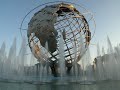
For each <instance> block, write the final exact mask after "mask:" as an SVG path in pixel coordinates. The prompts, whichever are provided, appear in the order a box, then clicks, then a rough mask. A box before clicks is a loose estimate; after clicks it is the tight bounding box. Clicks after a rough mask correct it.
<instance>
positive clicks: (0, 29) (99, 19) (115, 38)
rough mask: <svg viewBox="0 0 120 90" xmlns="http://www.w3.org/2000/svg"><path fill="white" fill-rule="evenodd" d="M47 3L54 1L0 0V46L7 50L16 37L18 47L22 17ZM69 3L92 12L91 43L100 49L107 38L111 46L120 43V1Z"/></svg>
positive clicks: (93, 46)
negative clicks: (92, 31) (93, 24)
mask: <svg viewBox="0 0 120 90" xmlns="http://www.w3.org/2000/svg"><path fill="white" fill-rule="evenodd" d="M48 1H56V0H0V46H1V44H2V42H3V41H5V42H6V46H7V48H10V47H9V46H10V45H11V44H12V42H13V39H14V37H17V43H18V46H19V43H20V42H21V41H20V39H21V36H20V31H19V28H20V24H21V21H22V19H23V17H24V16H25V15H26V14H27V13H28V12H29V11H30V10H31V9H33V8H34V7H36V6H38V5H40V4H42V3H45V2H48ZM63 1H65V0H63ZM66 1H67V0H66ZM69 1H71V2H74V3H77V4H82V5H84V7H86V8H88V9H89V10H91V11H92V12H93V14H94V17H95V21H96V33H95V36H94V38H93V39H92V41H91V43H93V44H97V43H99V44H100V46H101V47H102V46H105V47H106V41H107V40H106V39H107V36H109V38H110V40H111V42H112V44H113V46H115V45H117V43H120V40H119V38H120V0H69ZM90 47H91V48H92V49H93V50H95V48H96V46H95V45H90Z"/></svg>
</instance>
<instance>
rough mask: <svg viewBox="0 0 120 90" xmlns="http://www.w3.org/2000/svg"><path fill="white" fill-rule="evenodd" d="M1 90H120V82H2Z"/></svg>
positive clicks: (0, 84) (0, 83)
mask: <svg viewBox="0 0 120 90" xmlns="http://www.w3.org/2000/svg"><path fill="white" fill-rule="evenodd" d="M0 90H120V81H102V82H97V83H93V84H86V85H85V84H80V83H66V84H62V83H60V84H59V83H51V84H41V85H40V84H28V83H5V82H0Z"/></svg>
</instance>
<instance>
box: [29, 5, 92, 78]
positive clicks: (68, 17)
mask: <svg viewBox="0 0 120 90" xmlns="http://www.w3.org/2000/svg"><path fill="white" fill-rule="evenodd" d="M27 37H28V44H29V47H30V50H31V52H32V53H33V55H34V56H35V57H36V58H37V59H38V61H39V62H40V63H42V64H43V65H45V64H46V63H49V66H50V67H51V71H52V73H53V75H54V76H57V74H58V73H59V72H58V68H59V67H60V66H59V65H58V63H61V62H64V63H65V67H66V72H68V73H69V72H70V70H71V68H72V66H73V63H74V62H78V61H79V60H80V59H81V57H82V56H83V55H84V53H85V51H86V50H87V48H88V46H89V43H90V40H91V31H90V30H89V25H88V21H87V20H86V18H85V17H84V15H82V14H81V13H80V12H79V10H77V9H76V8H75V7H74V6H73V5H72V4H68V3H58V4H52V5H48V6H45V7H43V8H42V9H41V10H39V11H38V12H36V13H35V14H34V15H33V17H32V18H31V20H30V22H29V23H28V30H27Z"/></svg>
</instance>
